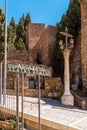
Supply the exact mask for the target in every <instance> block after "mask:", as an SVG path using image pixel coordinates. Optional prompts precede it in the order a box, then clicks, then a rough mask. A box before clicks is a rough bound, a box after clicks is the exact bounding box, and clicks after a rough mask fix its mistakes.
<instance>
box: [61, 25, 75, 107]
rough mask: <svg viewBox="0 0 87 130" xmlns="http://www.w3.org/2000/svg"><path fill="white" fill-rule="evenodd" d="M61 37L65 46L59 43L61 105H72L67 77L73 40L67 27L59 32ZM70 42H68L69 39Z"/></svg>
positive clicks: (68, 78)
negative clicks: (62, 58) (61, 53)
mask: <svg viewBox="0 0 87 130" xmlns="http://www.w3.org/2000/svg"><path fill="white" fill-rule="evenodd" d="M60 34H61V35H64V36H65V44H63V41H62V40H60V41H59V46H60V49H61V50H62V51H63V55H64V89H65V90H64V94H63V96H62V97H61V103H62V104H64V105H71V106H73V105H74V97H73V95H72V94H71V93H70V75H69V73H70V72H69V57H70V51H71V50H72V49H73V47H74V46H73V44H74V40H73V39H72V37H73V36H72V35H71V34H69V33H68V29H67V27H66V28H65V32H60ZM68 38H69V39H70V41H69V39H68Z"/></svg>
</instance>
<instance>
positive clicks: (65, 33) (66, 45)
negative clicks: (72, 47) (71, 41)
mask: <svg viewBox="0 0 87 130" xmlns="http://www.w3.org/2000/svg"><path fill="white" fill-rule="evenodd" d="M60 34H61V35H64V36H65V48H68V38H69V37H70V38H72V37H73V36H72V35H71V34H69V33H68V28H67V27H66V28H65V32H60Z"/></svg>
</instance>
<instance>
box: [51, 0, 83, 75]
mask: <svg viewBox="0 0 87 130" xmlns="http://www.w3.org/2000/svg"><path fill="white" fill-rule="evenodd" d="M80 26H81V9H80V1H78V0H70V4H69V8H68V10H67V12H66V14H64V15H63V16H62V18H61V21H60V22H59V23H57V34H56V46H55V47H54V52H53V58H52V67H53V70H54V74H56V76H61V77H62V75H63V66H64V65H63V64H64V63H63V54H62V52H61V50H60V48H59V41H60V40H61V39H62V40H63V41H64V37H63V36H62V35H60V31H65V27H68V30H69V33H70V34H72V35H73V36H74V38H75V37H77V34H78V32H79V29H80Z"/></svg>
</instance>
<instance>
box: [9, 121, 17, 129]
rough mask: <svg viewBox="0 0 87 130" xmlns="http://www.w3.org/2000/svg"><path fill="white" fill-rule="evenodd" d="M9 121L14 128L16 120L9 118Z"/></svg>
mask: <svg viewBox="0 0 87 130" xmlns="http://www.w3.org/2000/svg"><path fill="white" fill-rule="evenodd" d="M9 123H10V126H11V127H12V128H16V121H15V120H10V121H9Z"/></svg>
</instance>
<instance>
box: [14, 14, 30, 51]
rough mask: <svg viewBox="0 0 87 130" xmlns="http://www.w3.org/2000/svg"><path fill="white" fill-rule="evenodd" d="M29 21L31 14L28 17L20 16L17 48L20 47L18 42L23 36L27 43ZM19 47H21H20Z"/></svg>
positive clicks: (17, 30)
mask: <svg viewBox="0 0 87 130" xmlns="http://www.w3.org/2000/svg"><path fill="white" fill-rule="evenodd" d="M29 23H31V19H30V15H29V14H27V15H26V18H25V17H24V15H23V16H22V17H21V18H20V20H19V23H18V26H17V29H16V41H15V46H16V48H17V47H18V45H16V44H18V41H19V39H20V38H22V40H23V43H24V44H25V43H26V31H27V26H28V24H29ZM23 46H24V45H23ZM17 49H20V48H19V47H18V48H17Z"/></svg>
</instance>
